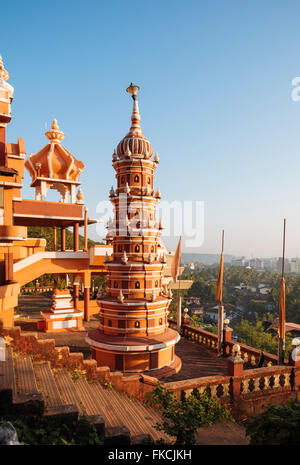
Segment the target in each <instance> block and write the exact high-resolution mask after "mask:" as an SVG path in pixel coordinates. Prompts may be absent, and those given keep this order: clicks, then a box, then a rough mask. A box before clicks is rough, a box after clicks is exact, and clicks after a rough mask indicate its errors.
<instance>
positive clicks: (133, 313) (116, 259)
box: [87, 84, 180, 376]
mask: <svg viewBox="0 0 300 465" xmlns="http://www.w3.org/2000/svg"><path fill="white" fill-rule="evenodd" d="M126 90H127V92H128V93H129V94H130V95H131V96H132V98H133V112H132V116H131V121H132V124H131V128H130V130H129V132H128V134H127V135H126V136H125V137H124V139H122V140H121V142H120V143H119V145H118V147H117V151H114V154H113V167H114V169H115V171H116V179H117V188H116V190H115V189H114V188H113V187H112V188H111V190H110V200H111V202H112V203H113V206H114V220H111V221H109V223H108V236H107V240H108V241H109V242H110V243H112V245H113V255H112V257H110V259H108V258H107V270H108V275H107V280H108V286H107V295H105V296H100V297H99V306H100V314H99V316H100V325H99V328H98V329H96V330H93V331H91V332H90V333H89V334H88V337H87V341H88V342H89V343H90V345H91V350H92V356H93V358H95V359H96V360H97V362H98V364H99V365H106V366H109V367H110V368H111V369H113V370H120V371H124V372H132V371H133V372H142V371H148V370H153V373H154V372H155V376H159V373H160V372H162V370H161V369H163V373H164V375H165V374H166V373H168V372H169V373H171V372H176V371H178V370H179V369H180V359H179V358H178V357H176V356H175V351H174V346H175V344H176V342H178V340H179V338H180V336H179V334H178V333H177V332H176V331H174V330H172V329H170V328H169V327H168V307H169V304H170V302H171V295H170V293H168V294H166V293H164V291H163V289H164V288H163V285H162V280H163V274H164V268H165V264H166V258H165V256H164V254H163V253H162V252H161V250H162V249H161V247H160V242H159V239H160V236H161V231H162V225H161V221H158V220H157V218H156V208H157V204H158V202H159V200H160V192H159V189H157V190H156V191H155V190H154V187H153V179H154V172H155V170H156V168H157V165H158V163H159V158H158V155H157V153H156V154H155V155H154V156H153V148H152V146H151V144H150V142H149V141H148V140H147V139H146V137H145V136H144V135H143V134H142V130H141V127H140V114H139V107H138V101H137V98H136V95H137V91H138V90H139V87H138V86H134V85H133V84H131V85H130V86H129V87H128V88H127V89H126ZM152 156H153V157H152ZM167 367H168V368H167Z"/></svg>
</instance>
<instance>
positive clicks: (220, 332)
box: [218, 229, 224, 355]
mask: <svg viewBox="0 0 300 465" xmlns="http://www.w3.org/2000/svg"><path fill="white" fill-rule="evenodd" d="M223 252H224V229H223V230H222V252H221V253H222V254H223ZM223 260H224V257H223ZM223 264H224V262H223V263H222V267H223V266H224V265H223ZM222 279H223V278H222ZM220 285H221V287H223V282H222V283H220ZM223 320H224V307H223V292H222V293H221V299H220V302H219V309H218V352H219V354H220V355H221V354H222V353H223V350H222V349H223Z"/></svg>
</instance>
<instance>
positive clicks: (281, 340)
mask: <svg viewBox="0 0 300 465" xmlns="http://www.w3.org/2000/svg"><path fill="white" fill-rule="evenodd" d="M285 229H286V218H284V221H283V244H282V266H281V283H280V301H279V318H278V365H283V364H284V350H285V281H284V261H285Z"/></svg>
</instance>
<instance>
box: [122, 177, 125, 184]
mask: <svg viewBox="0 0 300 465" xmlns="http://www.w3.org/2000/svg"><path fill="white" fill-rule="evenodd" d="M124 182H125V176H121V184H124Z"/></svg>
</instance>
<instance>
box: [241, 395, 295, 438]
mask: <svg viewBox="0 0 300 465" xmlns="http://www.w3.org/2000/svg"><path fill="white" fill-rule="evenodd" d="M264 408H265V409H266V411H265V412H263V413H261V414H259V415H256V416H254V417H252V418H251V419H250V421H249V423H248V425H247V428H246V434H247V435H248V436H250V437H251V441H250V444H269V445H281V444H285V445H286V444H290V445H299V444H300V403H299V402H295V401H293V400H290V401H289V402H287V403H286V404H285V405H278V406H275V405H271V406H270V407H264Z"/></svg>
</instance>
